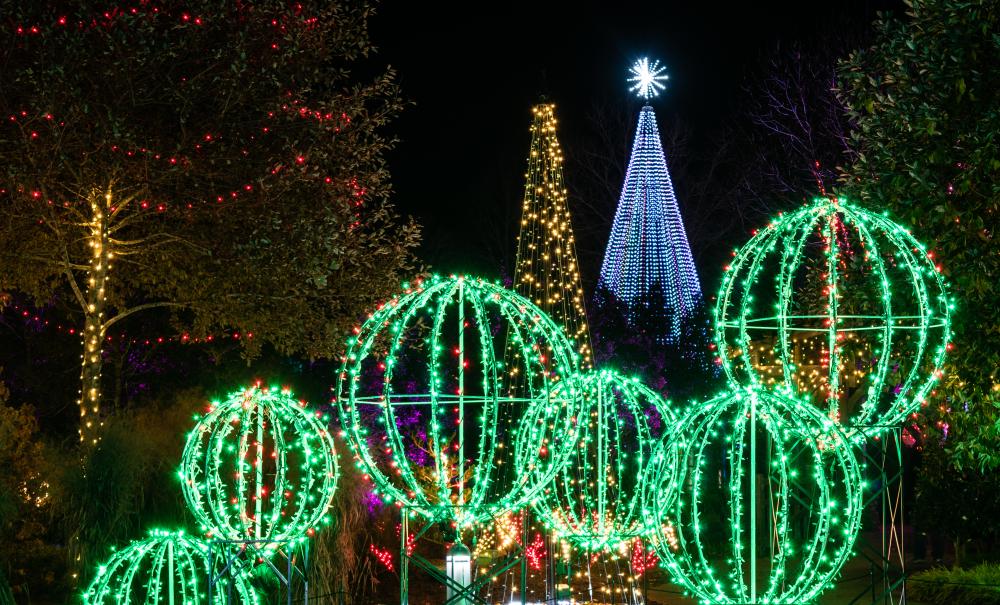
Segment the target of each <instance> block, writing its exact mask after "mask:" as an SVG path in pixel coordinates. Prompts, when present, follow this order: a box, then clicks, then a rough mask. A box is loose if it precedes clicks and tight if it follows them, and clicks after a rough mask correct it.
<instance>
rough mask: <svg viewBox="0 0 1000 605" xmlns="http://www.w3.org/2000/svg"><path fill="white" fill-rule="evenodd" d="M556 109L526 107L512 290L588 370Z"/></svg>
mask: <svg viewBox="0 0 1000 605" xmlns="http://www.w3.org/2000/svg"><path fill="white" fill-rule="evenodd" d="M555 108H556V106H555V105H554V104H552V103H542V104H539V105H535V106H534V107H532V108H531V113H532V115H533V116H534V119H533V122H532V124H531V150H530V152H529V154H528V172H527V174H526V175H525V183H524V206H523V207H522V209H521V231H520V234H519V235H518V237H517V263H516V264H515V266H514V290H515V291H517V293H518V294H520V295H521V296H524V297H525V298H527V299H528V300H530V301H531V302H533V303H535V305H537V306H538V308H540V309H541V310H543V311H545V312H546V313H547V314H548V315H549V317H551V318H552V319H554V320H555V321H556V323H558V324H561V325H562V326H563V328H564V329H565V330H566V334H567V335H568V336H569V337H570V338H572V339H573V340H574V341H575V344H576V347H577V351H578V352H579V353H580V358H581V364H582V365H584V366H589V365H590V363H591V358H592V352H591V346H590V330H589V328H588V326H587V310H586V308H585V307H584V301H583V285H582V284H581V282H580V263H579V262H578V261H577V256H576V243H575V240H574V237H573V224H572V221H571V220H570V213H569V204H568V203H567V189H566V183H565V181H564V180H563V168H562V166H563V154H562V148H561V147H560V146H559V139H558V138H557V137H556V114H555Z"/></svg>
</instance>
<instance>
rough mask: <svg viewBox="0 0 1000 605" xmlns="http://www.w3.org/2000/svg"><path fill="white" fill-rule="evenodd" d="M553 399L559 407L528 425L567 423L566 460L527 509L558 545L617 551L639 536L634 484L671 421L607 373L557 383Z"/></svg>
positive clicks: (658, 401)
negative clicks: (568, 429)
mask: <svg viewBox="0 0 1000 605" xmlns="http://www.w3.org/2000/svg"><path fill="white" fill-rule="evenodd" d="M551 400H552V401H554V402H557V403H558V404H559V405H556V406H551V407H543V406H538V407H536V408H535V409H534V410H533V411H532V413H531V414H529V416H528V417H527V419H528V423H529V424H534V423H536V422H538V421H539V418H536V417H541V416H544V417H545V420H544V422H548V423H550V424H551V425H552V426H563V425H564V424H565V419H566V418H569V419H570V422H569V425H570V427H571V431H572V432H571V433H569V434H568V438H567V439H564V440H563V447H567V448H569V450H570V454H569V456H568V459H567V463H566V464H565V465H563V467H562V468H561V469H560V470H559V471H558V472H557V473H556V474H555V477H554V478H553V479H552V481H551V482H550V483H549V484H548V485H546V486H545V488H544V489H543V490H542V491H541V492H540V494H539V496H538V497H536V498H535V499H534V501H533V502H532V508H533V509H534V511H535V513H536V514H537V515H538V516H539V517H540V518H541V519H542V520H543V521H544V522H545V524H546V525H547V526H548V527H549V528H550V529H551V530H552V531H553V534H554V536H555V537H556V538H558V539H563V540H566V541H567V542H569V543H570V544H572V545H573V546H575V547H577V548H580V549H583V550H586V551H611V550H618V549H620V548H621V547H622V546H623V545H626V544H628V543H630V542H632V541H633V540H634V539H635V538H638V537H641V536H642V535H643V533H644V532H643V530H644V528H645V526H646V524H645V523H644V521H643V517H642V514H643V511H642V505H641V493H640V490H639V479H640V477H641V474H642V470H643V469H644V467H645V464H646V463H647V462H648V460H649V458H650V456H651V455H652V453H653V449H654V447H655V446H656V444H657V443H658V441H659V438H660V437H661V436H662V435H664V434H665V433H669V432H672V431H673V429H674V423H675V420H676V419H675V418H674V414H673V412H672V411H671V409H670V408H669V406H668V404H667V402H666V401H664V400H663V398H661V397H660V396H659V395H658V394H657V393H656V392H655V391H653V390H652V389H650V388H648V387H646V386H645V385H643V384H642V383H641V382H640V381H639V380H638V379H635V378H626V377H625V376H622V375H621V374H618V373H617V372H614V371H611V370H598V371H592V372H588V373H586V374H581V375H578V376H575V377H573V378H572V379H570V380H566V381H563V382H560V383H559V384H557V385H556V386H555V389H554V393H553V394H552V396H551ZM565 402H570V405H567V404H566V403H565ZM523 447H524V446H522V445H521V444H520V443H519V444H518V449H519V450H520V449H522V448H523Z"/></svg>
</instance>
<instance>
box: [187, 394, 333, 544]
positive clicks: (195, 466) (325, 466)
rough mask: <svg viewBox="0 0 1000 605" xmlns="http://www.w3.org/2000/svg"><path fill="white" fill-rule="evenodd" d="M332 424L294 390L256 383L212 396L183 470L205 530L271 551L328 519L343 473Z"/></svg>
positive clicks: (191, 503)
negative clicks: (217, 398) (219, 399)
mask: <svg viewBox="0 0 1000 605" xmlns="http://www.w3.org/2000/svg"><path fill="white" fill-rule="evenodd" d="M328 424H329V418H328V417H327V416H325V415H322V414H320V413H319V412H317V411H315V410H311V409H309V408H308V407H306V403H305V402H304V401H299V400H297V399H295V398H294V397H293V396H292V394H291V393H290V392H289V391H288V390H287V389H279V388H276V387H272V388H260V387H256V386H254V387H249V388H246V389H243V390H241V391H237V392H236V393H233V394H232V395H230V396H229V398H227V399H226V400H225V401H224V402H221V403H220V402H212V404H211V407H210V409H209V411H208V413H207V414H205V415H204V416H202V417H201V419H200V420H198V423H197V425H195V427H194V429H192V431H191V432H190V433H189V434H188V438H187V444H186V445H185V447H184V456H183V459H182V462H181V468H180V471H179V473H178V474H179V477H180V479H181V485H182V487H183V491H184V498H185V500H186V501H187V505H188V508H189V509H190V510H191V512H192V513H193V514H194V516H195V518H196V519H197V520H198V523H199V524H200V525H201V529H202V531H204V532H206V533H207V534H209V535H211V536H212V537H214V538H221V539H227V540H242V541H255V542H257V543H258V544H257V548H258V549H259V550H265V551H266V550H270V549H273V548H276V547H278V546H280V545H279V544H277V543H279V542H287V541H293V542H294V541H302V540H305V539H306V538H307V536H311V535H312V534H313V533H314V532H315V530H316V529H317V528H319V527H321V526H324V525H328V524H329V523H330V518H329V516H328V515H327V509H328V508H329V506H330V503H331V501H332V500H333V494H334V490H335V489H336V486H337V476H338V474H339V468H338V466H337V457H336V452H335V451H334V446H333V436H332V435H331V434H330V432H329V430H328V429H327V425H328Z"/></svg>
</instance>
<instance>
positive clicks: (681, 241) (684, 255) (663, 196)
mask: <svg viewBox="0 0 1000 605" xmlns="http://www.w3.org/2000/svg"><path fill="white" fill-rule="evenodd" d="M662 72H663V68H661V67H659V62H654V63H653V64H652V65H650V64H649V62H648V60H646V59H642V60H640V61H638V62H636V64H635V65H634V66H633V67H632V74H633V77H632V78H630V81H631V82H633V83H634V84H633V86H632V90H633V91H635V92H636V93H637V94H638V95H639V96H640V97H642V98H643V99H645V100H647V101H648V100H649V99H650V98H651V97H653V96H656V95H658V94H659V90H661V89H663V87H664V86H663V84H662V83H661V81H662V80H666V79H667V76H666V75H662ZM656 284H659V286H660V287H661V288H662V289H663V291H664V293H665V295H666V296H665V305H666V307H667V308H668V309H669V310H670V311H672V314H673V316H674V317H675V318H676V319H675V320H674V321H673V322H672V326H671V328H670V329H669V333H668V334H666V335H665V336H666V337H667V339H668V340H670V341H673V340H676V339H677V337H678V335H679V330H680V323H679V318H681V317H684V316H686V315H688V314H690V313H691V312H692V311H693V309H694V308H695V305H696V304H697V303H698V301H699V300H700V298H701V286H700V284H699V282H698V273H697V271H696V270H695V266H694V260H693V259H692V257H691V247H690V245H689V244H688V240H687V234H686V232H685V230H684V221H683V219H682V218H681V213H680V209H679V208H678V206H677V198H676V196H675V195H674V187H673V183H672V182H671V180H670V172H669V170H668V169H667V160H666V157H665V156H664V153H663V146H662V144H661V142H660V131H659V128H658V127H657V125H656V114H655V113H654V111H653V108H652V107H651V106H650V105H648V104H647V105H645V106H644V107H643V108H642V111H641V112H640V113H639V125H638V127H637V129H636V135H635V142H634V144H633V146H632V156H631V157H630V158H629V165H628V170H627V172H626V173H625V184H624V186H623V187H622V193H621V198H620V199H619V201H618V209H617V211H616V212H615V220H614V224H613V226H612V228H611V237H610V239H609V240H608V247H607V250H606V251H605V253H604V263H603V264H602V266H601V277H600V281H599V287H601V288H603V289H606V290H607V291H609V292H611V293H612V294H614V296H615V297H616V298H617V299H618V300H620V301H622V302H625V303H634V302H635V301H636V300H638V299H639V298H640V297H642V296H643V295H645V294H646V293H647V292H649V290H650V289H651V288H652V287H653V286H654V285H656Z"/></svg>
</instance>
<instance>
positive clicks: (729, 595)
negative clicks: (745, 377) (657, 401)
mask: <svg viewBox="0 0 1000 605" xmlns="http://www.w3.org/2000/svg"><path fill="white" fill-rule="evenodd" d="M720 452H721V453H723V454H724V455H723V456H721V457H720V456H719V453H720ZM863 489H864V483H863V479H862V475H861V468H860V466H859V465H858V462H857V460H856V458H855V453H854V451H853V448H852V446H851V444H850V442H849V441H848V438H847V435H846V434H845V433H844V432H843V431H842V430H841V428H840V426H839V425H838V424H837V423H835V422H834V421H833V420H831V419H829V418H827V417H826V416H825V415H823V414H822V413H821V412H820V411H818V410H816V409H815V408H814V407H812V406H811V405H808V404H805V403H803V402H801V401H797V400H795V399H793V398H790V397H786V396H784V395H779V394H776V393H773V392H768V391H765V390H755V389H740V390H736V391H733V392H731V393H726V394H723V395H721V396H718V397H715V398H714V399H711V400H709V401H707V402H704V403H702V404H696V405H693V406H692V407H691V408H690V410H689V411H688V413H687V414H686V415H685V416H684V418H683V419H682V420H681V421H680V422H679V423H678V425H677V428H676V429H675V430H674V431H673V432H671V434H670V435H669V437H668V438H667V439H665V440H664V441H663V442H662V443H661V445H660V448H659V449H658V450H657V452H656V454H655V455H654V458H653V460H652V462H651V463H650V464H649V465H648V466H647V468H646V472H645V475H644V480H643V499H644V502H645V505H646V507H647V508H646V510H645V513H646V515H645V516H646V518H647V519H649V520H650V521H651V527H650V528H649V530H650V532H651V533H652V534H653V536H654V537H653V539H652V540H651V543H652V544H653V546H654V548H655V550H656V554H657V555H658V556H659V557H660V559H661V562H662V565H663V566H664V567H665V568H666V569H667V571H668V572H669V573H670V575H671V577H672V578H673V580H674V581H675V582H676V583H678V584H679V585H681V586H682V587H684V588H685V589H686V590H688V591H689V592H690V593H692V594H693V595H694V596H695V597H696V598H697V599H699V601H700V602H701V603H703V604H712V605H736V604H740V605H756V604H761V605H763V604H765V603H771V604H775V603H813V602H815V600H816V598H817V597H818V595H819V594H820V593H821V592H822V591H823V590H824V589H825V588H827V587H828V586H829V585H830V583H831V581H832V580H833V578H834V577H835V576H836V575H837V574H838V573H839V572H840V569H841V567H842V566H843V564H844V563H845V562H846V560H847V558H848V557H849V556H850V554H851V549H852V547H853V544H854V541H855V539H856V537H857V534H858V531H859V530H860V525H861V513H862V508H863V505H862V503H863V497H862V496H863V494H862V492H863ZM718 509H721V510H718ZM672 541H676V542H675V544H676V546H674V547H672V546H671V542H672Z"/></svg>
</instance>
